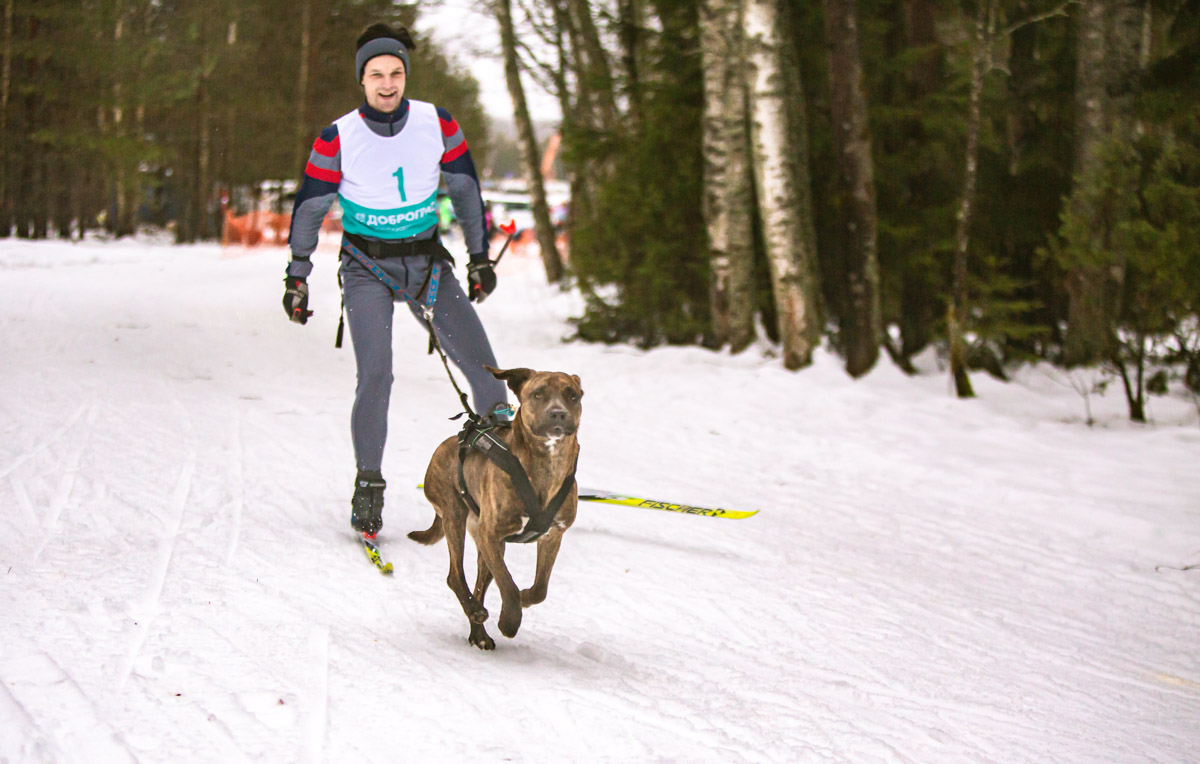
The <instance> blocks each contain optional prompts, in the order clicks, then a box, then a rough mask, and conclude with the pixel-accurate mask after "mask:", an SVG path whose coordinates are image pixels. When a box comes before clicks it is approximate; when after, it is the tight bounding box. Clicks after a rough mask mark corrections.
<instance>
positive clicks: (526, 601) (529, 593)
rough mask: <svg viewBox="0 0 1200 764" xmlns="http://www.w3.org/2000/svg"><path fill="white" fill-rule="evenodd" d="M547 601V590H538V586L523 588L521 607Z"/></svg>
mask: <svg viewBox="0 0 1200 764" xmlns="http://www.w3.org/2000/svg"><path fill="white" fill-rule="evenodd" d="M545 601H546V590H545V589H542V590H540V591H539V590H538V589H537V587H531V588H529V589H522V590H521V607H529V606H530V605H538V604H541V603H542V602H545Z"/></svg>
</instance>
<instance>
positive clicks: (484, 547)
mask: <svg viewBox="0 0 1200 764" xmlns="http://www.w3.org/2000/svg"><path fill="white" fill-rule="evenodd" d="M483 535H484V534H476V535H475V545H476V546H477V547H479V556H480V557H481V558H483V561H484V562H485V563H487V566H488V568H489V569H490V570H491V572H492V576H493V577H495V579H496V588H497V589H499V590H500V600H501V602H502V603H503V604H502V605H501V606H500V620H499V621H498V623H497V625H498V626H499V627H500V633H501V634H503V635H504V636H506V637H509V638H510V639H511V638H512V637H515V636H517V630H518V629H520V628H521V590H520V589H518V588H517V584H516V583H515V582H514V581H513V578H512V574H511V573H509V572H508V566H506V565H505V564H504V542H503V541H500V540H498V539H494V538H480V537H481V536H483Z"/></svg>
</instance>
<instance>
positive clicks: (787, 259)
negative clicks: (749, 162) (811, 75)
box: [743, 0, 820, 369]
mask: <svg viewBox="0 0 1200 764" xmlns="http://www.w3.org/2000/svg"><path fill="white" fill-rule="evenodd" d="M743 28H744V29H745V35H746V37H745V40H746V64H747V67H746V70H747V71H746V73H747V87H748V89H749V94H750V136H751V137H750V144H751V151H752V155H753V161H754V183H755V189H756V190H757V192H758V205H759V215H760V217H761V218H762V225H763V238H764V241H765V243H766V249H767V260H768V264H769V266H770V271H771V284H772V290H773V293H774V297H775V310H776V313H777V317H778V326H779V336H780V340H781V342H782V343H783V365H784V367H785V368H788V369H799V368H801V367H803V366H807V365H808V364H810V363H811V362H812V354H813V350H814V348H815V347H816V344H817V341H818V338H819V336H820V326H819V322H818V310H817V306H818V302H817V300H818V296H817V294H818V293H817V277H816V271H817V269H816V264H815V258H816V253H815V252H813V251H812V250H811V248H810V247H809V245H808V242H807V240H806V237H805V234H804V222H803V221H802V220H801V219H800V216H801V214H802V213H801V205H800V204H799V190H798V189H797V183H796V177H797V168H796V166H795V163H796V157H797V155H798V154H799V153H801V152H800V148H801V147H798V146H796V145H794V142H793V140H792V133H791V131H790V129H789V124H788V119H787V99H789V98H793V97H795V94H793V93H789V92H788V91H787V88H786V87H785V86H784V82H785V79H786V78H785V76H784V66H785V63H784V60H783V49H782V45H781V37H780V14H779V8H778V6H777V5H776V3H775V1H774V0H747V2H746V15H745V23H744V26H743ZM803 153H804V154H805V155H807V152H806V151H805V152H803ZM810 214H811V213H810Z"/></svg>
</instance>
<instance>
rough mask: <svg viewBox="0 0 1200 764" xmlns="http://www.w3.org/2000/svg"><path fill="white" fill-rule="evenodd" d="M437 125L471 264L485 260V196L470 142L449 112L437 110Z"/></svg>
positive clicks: (445, 174)
mask: <svg viewBox="0 0 1200 764" xmlns="http://www.w3.org/2000/svg"><path fill="white" fill-rule="evenodd" d="M437 115H438V124H439V125H440V126H441V128H442V146H443V153H442V178H443V179H445V181H446V188H447V189H448V190H449V192H450V203H451V204H453V205H454V216H455V218H456V219H457V220H458V224H459V226H461V227H462V232H463V238H464V239H466V244H467V252H468V253H470V255H471V259H472V260H486V259H487V251H488V240H487V230H486V226H485V224H484V213H483V195H482V194H481V193H480V189H479V176H478V175H477V174H476V173H475V162H474V161H473V160H472V159H471V151H470V149H468V148H467V139H466V136H464V135H463V131H462V128H461V127H459V126H458V122H456V121H455V119H454V117H452V116H450V112H448V111H446V110H445V109H443V108H441V107H438V110H437Z"/></svg>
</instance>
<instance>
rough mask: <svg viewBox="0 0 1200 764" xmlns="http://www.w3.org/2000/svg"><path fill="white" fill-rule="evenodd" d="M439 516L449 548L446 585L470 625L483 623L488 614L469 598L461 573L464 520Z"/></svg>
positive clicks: (464, 578) (464, 541) (464, 536)
mask: <svg viewBox="0 0 1200 764" xmlns="http://www.w3.org/2000/svg"><path fill="white" fill-rule="evenodd" d="M441 514H442V530H444V531H445V532H446V546H448V547H449V548H450V573H449V575H447V576H446V585H447V586H449V587H450V591H452V592H454V596H456V597H458V603H459V604H460V605H462V609H463V612H464V613H466V614H467V618H468V619H470V621H471V622H472V623H483V622H484V621H486V620H487V617H488V612H487V611H486V610H484V609H483V604H482V603H481V602H480V601H479V600H477V599H475V598H474V597H473V596H471V590H470V589H468V588H467V574H466V572H465V571H463V550H464V548H465V546H466V540H467V528H466V524H465V522H464V518H462V517H457V516H455V515H452V514H450V513H441Z"/></svg>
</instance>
